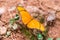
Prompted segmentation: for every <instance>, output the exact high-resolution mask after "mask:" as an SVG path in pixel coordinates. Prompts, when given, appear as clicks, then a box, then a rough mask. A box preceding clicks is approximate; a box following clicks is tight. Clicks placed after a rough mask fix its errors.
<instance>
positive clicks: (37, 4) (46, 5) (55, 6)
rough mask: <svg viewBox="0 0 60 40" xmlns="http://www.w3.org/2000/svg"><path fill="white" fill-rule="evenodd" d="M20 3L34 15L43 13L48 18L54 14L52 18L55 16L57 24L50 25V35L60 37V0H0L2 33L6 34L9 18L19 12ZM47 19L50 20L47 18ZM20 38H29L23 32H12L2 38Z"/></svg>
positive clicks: (9, 39)
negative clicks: (17, 7) (17, 8)
mask: <svg viewBox="0 0 60 40" xmlns="http://www.w3.org/2000/svg"><path fill="white" fill-rule="evenodd" d="M18 4H21V5H22V6H24V8H25V9H26V10H27V11H28V12H29V13H31V15H32V16H33V17H34V16H38V14H42V15H44V16H45V17H47V18H48V16H49V14H52V15H53V18H52V19H54V18H55V24H54V26H51V27H49V31H48V35H49V37H52V38H57V37H60V32H59V31H60V27H59V26H60V0H0V29H1V30H0V34H4V33H5V32H6V31H7V27H8V26H7V25H8V24H9V20H10V19H11V18H13V17H14V16H15V15H16V13H17V10H16V6H17V5H18ZM34 12H39V13H34ZM54 14H55V16H54ZM47 21H49V20H48V19H47ZM19 22H20V20H19ZM3 30H5V31H4V33H3ZM20 39H21V40H28V39H26V38H25V36H24V35H23V34H21V33H14V32H13V33H11V36H10V37H8V38H3V39H2V40H20Z"/></svg>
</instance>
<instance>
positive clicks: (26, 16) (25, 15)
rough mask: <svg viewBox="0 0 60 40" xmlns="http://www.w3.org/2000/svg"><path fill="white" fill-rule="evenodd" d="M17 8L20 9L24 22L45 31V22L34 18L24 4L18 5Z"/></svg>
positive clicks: (32, 27)
mask: <svg viewBox="0 0 60 40" xmlns="http://www.w3.org/2000/svg"><path fill="white" fill-rule="evenodd" d="M17 10H18V11H19V15H21V18H22V22H23V23H24V24H25V25H27V27H28V28H31V29H38V30H40V31H45V27H44V26H43V24H41V23H40V22H39V21H38V20H36V19H34V18H33V17H32V16H31V15H30V14H29V13H28V12H27V11H26V10H25V9H24V8H23V7H22V6H17Z"/></svg>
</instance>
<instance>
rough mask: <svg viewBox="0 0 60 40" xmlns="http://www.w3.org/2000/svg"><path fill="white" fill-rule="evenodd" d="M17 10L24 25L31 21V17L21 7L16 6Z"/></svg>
mask: <svg viewBox="0 0 60 40" xmlns="http://www.w3.org/2000/svg"><path fill="white" fill-rule="evenodd" d="M17 9H18V10H19V12H20V13H19V14H20V15H21V18H22V21H23V23H24V24H27V23H29V22H30V21H31V20H32V17H31V15H30V14H29V13H28V12H27V11H25V9H24V8H23V7H20V6H18V7H17Z"/></svg>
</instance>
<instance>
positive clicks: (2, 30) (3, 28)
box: [0, 27, 7, 35]
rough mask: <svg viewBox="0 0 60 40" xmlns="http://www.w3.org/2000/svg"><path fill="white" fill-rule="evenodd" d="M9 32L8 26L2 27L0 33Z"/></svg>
mask: <svg viewBox="0 0 60 40" xmlns="http://www.w3.org/2000/svg"><path fill="white" fill-rule="evenodd" d="M6 32H7V28H6V27H0V35H3V34H5V33H6Z"/></svg>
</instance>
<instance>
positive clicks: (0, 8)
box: [0, 7, 6, 15]
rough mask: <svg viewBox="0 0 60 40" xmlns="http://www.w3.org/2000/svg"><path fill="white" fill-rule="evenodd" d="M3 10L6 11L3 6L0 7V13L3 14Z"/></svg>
mask: <svg viewBox="0 0 60 40" xmlns="http://www.w3.org/2000/svg"><path fill="white" fill-rule="evenodd" d="M5 12H6V9H5V7H0V15H1V14H3V13H5Z"/></svg>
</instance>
